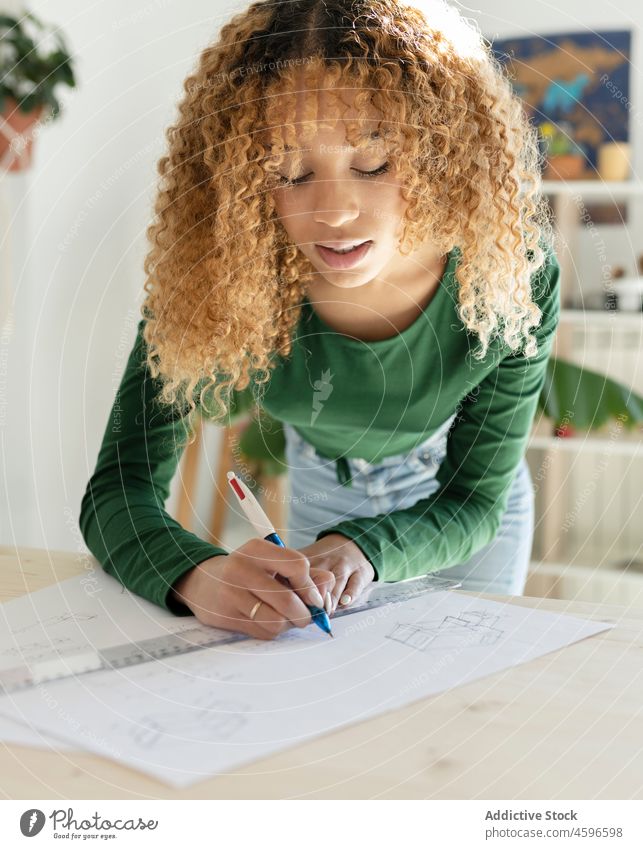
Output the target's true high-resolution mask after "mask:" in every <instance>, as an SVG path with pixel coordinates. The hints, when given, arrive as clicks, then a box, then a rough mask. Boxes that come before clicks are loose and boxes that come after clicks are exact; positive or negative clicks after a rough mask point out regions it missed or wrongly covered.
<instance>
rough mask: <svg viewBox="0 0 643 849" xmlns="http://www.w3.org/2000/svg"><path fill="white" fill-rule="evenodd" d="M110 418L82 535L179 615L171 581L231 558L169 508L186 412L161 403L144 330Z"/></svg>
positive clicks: (124, 576) (124, 579)
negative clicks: (208, 563)
mask: <svg viewBox="0 0 643 849" xmlns="http://www.w3.org/2000/svg"><path fill="white" fill-rule="evenodd" d="M144 324H145V320H144V319H142V320H141V321H140V322H139V325H138V331H137V336H136V341H135V343H134V346H133V348H132V351H131V353H130V356H129V359H128V361H127V366H126V368H125V372H124V374H123V378H122V380H121V384H120V387H119V389H118V391H117V393H116V398H115V400H114V404H113V406H112V410H111V412H110V415H109V420H108V422H107V427H106V429H105V434H104V436H103V441H102V445H101V447H100V451H99V454H98V460H97V463H96V469H95V471H94V473H93V475H92V476H91V478H90V480H89V482H88V484H87V488H86V491H85V494H84V496H83V499H82V503H81V508H80V520H79V521H80V530H81V533H82V535H83V538H84V540H85V542H86V543H87V547H88V548H89V550H90V551H91V553H92V554H93V555H94V556H95V557H96V559H97V560H98V561H99V563H100V564H101V565H102V567H103V568H104V569H105V571H106V572H108V573H109V574H110V575H113V576H114V577H115V578H117V579H118V580H119V581H120V582H121V583H122V584H123V585H124V586H125V587H127V588H128V589H130V590H131V591H132V592H135V593H137V594H138V595H140V596H142V597H143V598H146V599H148V600H149V601H152V602H154V603H155V604H158V605H160V606H161V607H165V608H166V609H167V610H170V611H171V612H173V613H175V614H177V615H190V614H191V611H190V610H189V608H187V607H186V606H185V605H183V604H179V603H177V602H175V601H174V600H173V599H171V597H170V592H171V588H172V584H173V583H174V582H175V581H177V580H178V579H179V578H180V577H181V575H183V574H185V573H186V572H187V571H188V570H189V569H191V568H192V567H193V566H195V565H196V564H198V563H201V562H203V561H204V560H207V559H208V558H209V557H213V556H214V555H216V554H228V553H229V552H227V551H226V550H225V549H223V548H218V547H217V546H214V545H211V544H210V543H208V542H205V541H204V540H202V539H200V538H199V537H197V536H195V535H194V534H193V533H190V532H189V531H187V530H186V529H185V528H183V527H182V526H181V525H180V524H179V523H178V522H176V521H175V520H174V519H172V518H171V517H170V516H169V514H168V513H167V512H166V511H165V509H164V505H165V502H166V501H167V498H168V495H169V491H170V482H171V480H172V477H173V476H174V473H175V471H176V468H177V465H178V462H179V459H180V457H181V455H182V453H183V450H184V448H185V445H186V442H187V428H186V423H187V421H188V417H187V410H186V415H184V416H183V417H181V416H180V415H179V414H178V413H176V412H173V413H171V414H170V412H169V408H168V407H161V406H160V405H159V404H158V403H157V399H156V395H157V392H158V390H159V388H160V384H159V383H158V382H157V381H156V380H154V379H153V378H152V377H151V375H150V373H149V370H148V368H147V366H146V364H145V356H144V355H145V341H144V339H143V327H144Z"/></svg>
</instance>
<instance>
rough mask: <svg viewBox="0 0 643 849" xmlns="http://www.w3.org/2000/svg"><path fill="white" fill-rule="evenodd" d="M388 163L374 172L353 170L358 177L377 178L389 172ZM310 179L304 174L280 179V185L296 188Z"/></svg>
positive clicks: (308, 175)
mask: <svg viewBox="0 0 643 849" xmlns="http://www.w3.org/2000/svg"><path fill="white" fill-rule="evenodd" d="M389 167H390V165H389V163H388V162H385V163H384V165H380V167H379V168H376V169H375V171H360V170H359V169H358V168H355V169H354V170H355V171H357V173H358V174H359V175H360V177H379V175H380V174H386V172H387V171H388V170H389ZM308 177H310V174H304V175H303V176H302V177H296V178H295V179H294V180H289V179H288V177H281V184H282V185H288V186H298V185H299V184H300V183H303V182H304V181H305V180H307V179H308Z"/></svg>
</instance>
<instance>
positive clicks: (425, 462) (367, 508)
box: [283, 413, 534, 595]
mask: <svg viewBox="0 0 643 849" xmlns="http://www.w3.org/2000/svg"><path fill="white" fill-rule="evenodd" d="M455 416H456V414H455V413H454V415H453V416H451V417H450V418H449V419H447V420H446V421H445V422H444V423H443V424H442V425H441V426H440V427H439V428H438V430H437V431H436V432H435V433H434V434H432V435H431V436H430V437H429V438H428V439H427V440H426V441H425V442H423V443H421V444H420V445H419V446H417V447H416V448H415V449H413V450H412V451H410V452H409V453H406V454H396V455H392V456H390V457H385V458H384V459H383V460H381V461H380V462H378V463H376V464H370V463H367V462H366V461H365V460H361V459H359V458H342V459H341V463H342V466H340V465H339V462H338V461H335V460H333V459H329V458H326V457H323V456H321V455H320V454H318V453H317V452H316V450H315V448H314V447H313V446H312V445H310V443H308V442H307V441H306V440H304V439H303V438H302V437H301V436H300V435H299V433H298V432H297V431H296V430H295V429H294V427H292V425H290V424H288V423H287V422H283V429H284V434H285V438H286V461H287V464H288V469H289V472H288V482H289V484H288V485H289V493H288V498H287V502H288V519H287V527H288V529H289V531H288V533H287V534H286V539H285V540H284V542H285V543H286V545H288V546H289V547H290V548H302V547H303V546H305V545H309V544H310V543H312V542H314V541H315V537H316V535H317V534H318V533H319V531H321V530H322V529H324V528H327V527H330V526H332V525H334V524H337V523H338V522H340V521H342V520H344V519H348V518H355V517H359V516H368V517H371V516H376V515H378V514H380V513H386V512H392V511H394V510H401V509H404V508H406V507H411V506H412V505H413V504H415V503H416V502H417V501H418V500H419V499H421V498H426V497H427V496H429V495H431V493H433V492H435V491H436V490H437V489H438V488H439V483H438V481H437V480H436V479H435V475H436V472H437V470H438V468H439V466H440V463H441V462H442V460H443V459H444V457H445V455H446V450H447V447H446V446H447V434H448V430H449V428H450V426H451V423H452V422H453V420H454V418H455ZM346 475H348V477H349V478H350V486H344V485H342V480H341V479H342V478H343V477H344V476H346ZM533 530H534V490H533V486H532V480H531V475H530V472H529V466H528V465H527V461H526V459H525V457H523V458H522V459H521V461H520V463H519V465H518V467H517V470H516V476H515V478H514V482H513V484H512V487H511V490H510V493H509V500H508V503H507V509H506V511H505V513H504V515H503V517H502V521H501V524H500V528H499V530H498V533H497V534H496V536H495V538H494V539H493V540H492V541H491V542H490V543H488V544H487V545H485V546H484V547H483V548H481V549H480V550H479V551H477V552H476V553H475V554H474V555H472V557H471V558H470V559H469V560H467V561H466V562H465V563H461V564H458V565H456V566H450V567H449V568H447V569H441V570H440V571H439V572H436V573H435V574H438V575H440V577H445V578H457V579H458V580H459V581H461V582H462V589H464V590H471V591H474V592H485V593H500V594H503V595H521V594H522V593H523V590H524V586H525V581H526V578H527V571H528V568H529V560H530V557H531V547H532V540H533Z"/></svg>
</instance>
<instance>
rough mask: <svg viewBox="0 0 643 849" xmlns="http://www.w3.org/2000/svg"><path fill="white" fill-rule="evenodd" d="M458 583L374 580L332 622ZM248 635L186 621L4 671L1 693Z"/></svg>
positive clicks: (428, 577) (429, 578) (431, 577)
mask: <svg viewBox="0 0 643 849" xmlns="http://www.w3.org/2000/svg"><path fill="white" fill-rule="evenodd" d="M459 586H461V584H460V582H459V581H451V580H448V579H447V578H439V577H437V576H435V575H423V576H422V577H420V578H412V579H410V580H407V581H397V582H395V583H391V584H387V583H384V584H381V585H378V584H377V583H375V584H372V585H371V587H370V588H369V590H367V592H366V593H365V594H364V596H363V601H360V602H359V603H357V604H354V605H351V606H350V607H349V608H346V609H341V608H337V609H336V610H335V613H334V614H333V616H332V618H331V623H332V621H333V620H334V619H337V618H338V617H341V616H351V615H352V614H354V613H361V612H363V611H364V610H369V609H371V608H376V607H381V606H382V605H385V604H392V603H399V602H403V601H407V600H409V599H411V598H417V597H418V596H421V595H424V594H426V593H429V592H435V591H436V590H451V589H456V588H457V587H459ZM249 639H253V638H252V637H250V636H248V634H241V633H239V632H236V631H226V630H224V629H223V628H213V627H210V626H208V625H203V624H201V623H199V625H197V626H188V627H187V628H185V629H184V630H181V631H177V632H173V633H171V634H163V635H162V636H159V637H151V638H150V639H147V640H140V641H139V642H136V643H132V642H131V643H123V644H121V645H117V646H111V647H110V648H106V649H102V650H100V651H96V650H93V649H91V648H89V649H88V650H87V651H86V652H83V653H82V654H68V655H65V654H57V655H52V657H51V659H50V660H40V661H38V662H37V663H32V664H23V665H21V666H16V667H13V668H11V669H5V670H0V694H2V693H4V694H7V693H13V692H16V691H19V690H27V689H30V688H32V687H36V686H37V685H38V684H41V683H44V682H45V681H56V680H58V679H60V678H69V677H72V676H77V675H83V674H85V673H88V672H98V671H104V670H110V669H122V668H124V667H128V666H136V665H137V664H139V663H148V662H149V661H151V660H160V659H163V658H168V657H172V656H174V655H181V654H187V653H188V652H192V651H198V650H199V649H204V648H211V647H212V646H217V645H223V644H225V643H235V642H238V641H239V640H249Z"/></svg>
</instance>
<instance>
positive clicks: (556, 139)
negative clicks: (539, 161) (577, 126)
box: [540, 121, 585, 180]
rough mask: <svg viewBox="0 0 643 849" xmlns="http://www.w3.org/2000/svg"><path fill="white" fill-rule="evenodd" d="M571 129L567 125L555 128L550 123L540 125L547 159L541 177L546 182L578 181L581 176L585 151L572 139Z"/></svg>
mask: <svg viewBox="0 0 643 849" xmlns="http://www.w3.org/2000/svg"><path fill="white" fill-rule="evenodd" d="M572 129H573V128H572V127H571V126H570V125H567V124H561V125H560V126H558V127H557V126H556V125H555V124H552V123H551V122H550V121H546V122H544V123H543V124H541V125H540V134H541V137H542V139H543V142H544V146H545V152H546V157H547V166H546V168H545V173H544V175H543V176H544V177H545V179H546V180H578V179H580V178H581V177H582V176H583V170H584V166H585V151H584V149H583V147H582V145H580V144H578V142H576V141H574V139H573V138H572V135H571V133H572Z"/></svg>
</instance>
